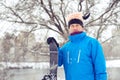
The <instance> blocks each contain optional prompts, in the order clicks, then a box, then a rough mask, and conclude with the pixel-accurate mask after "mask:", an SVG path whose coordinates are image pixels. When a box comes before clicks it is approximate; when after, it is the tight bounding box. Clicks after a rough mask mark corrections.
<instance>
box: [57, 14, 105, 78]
mask: <svg viewBox="0 0 120 80" xmlns="http://www.w3.org/2000/svg"><path fill="white" fill-rule="evenodd" d="M87 18H88V17H87ZM84 19H86V18H85V17H83V15H82V13H81V12H78V13H72V14H70V15H69V16H68V17H67V20H68V28H69V41H68V42H67V43H66V44H64V45H63V46H62V47H61V48H60V49H59V60H58V61H59V64H58V66H61V65H63V67H64V71H65V78H66V80H107V73H106V62H105V57H104V53H103V50H102V47H101V44H100V43H99V42H98V41H97V40H96V39H94V38H91V37H89V36H87V35H86V32H85V31H84V26H83V20H84Z"/></svg>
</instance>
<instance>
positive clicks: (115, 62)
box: [106, 60, 120, 68]
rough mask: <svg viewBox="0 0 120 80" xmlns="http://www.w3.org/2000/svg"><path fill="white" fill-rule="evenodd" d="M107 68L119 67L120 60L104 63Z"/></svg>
mask: <svg viewBox="0 0 120 80" xmlns="http://www.w3.org/2000/svg"><path fill="white" fill-rule="evenodd" d="M106 66H107V68H117V67H120V60H108V61H107V62H106Z"/></svg>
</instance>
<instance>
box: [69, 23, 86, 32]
mask: <svg viewBox="0 0 120 80" xmlns="http://www.w3.org/2000/svg"><path fill="white" fill-rule="evenodd" d="M83 30H84V29H83V27H82V26H81V25H80V24H71V25H70V27H69V33H70V34H71V33H74V32H81V31H83Z"/></svg>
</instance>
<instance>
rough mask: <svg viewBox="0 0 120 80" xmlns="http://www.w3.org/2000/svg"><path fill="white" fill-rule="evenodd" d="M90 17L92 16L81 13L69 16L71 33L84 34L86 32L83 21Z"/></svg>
mask: <svg viewBox="0 0 120 80" xmlns="http://www.w3.org/2000/svg"><path fill="white" fill-rule="evenodd" d="M89 16H90V14H88V15H85V16H83V14H82V13H81V12H76V13H72V14H69V15H68V16H67V22H68V28H69V33H70V34H72V33H78V32H82V31H83V30H84V28H83V20H84V19H87V18H88V17H89Z"/></svg>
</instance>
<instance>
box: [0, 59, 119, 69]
mask: <svg viewBox="0 0 120 80" xmlns="http://www.w3.org/2000/svg"><path fill="white" fill-rule="evenodd" d="M106 65H107V68H113V67H114V68H115V67H117V68H118V67H119V68H120V60H108V61H106ZM6 67H8V68H32V69H42V68H49V63H48V62H40V63H37V62H36V63H35V62H18V63H15V62H7V63H6V62H0V69H3V68H6Z"/></svg>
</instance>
